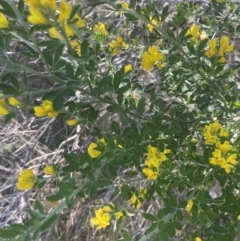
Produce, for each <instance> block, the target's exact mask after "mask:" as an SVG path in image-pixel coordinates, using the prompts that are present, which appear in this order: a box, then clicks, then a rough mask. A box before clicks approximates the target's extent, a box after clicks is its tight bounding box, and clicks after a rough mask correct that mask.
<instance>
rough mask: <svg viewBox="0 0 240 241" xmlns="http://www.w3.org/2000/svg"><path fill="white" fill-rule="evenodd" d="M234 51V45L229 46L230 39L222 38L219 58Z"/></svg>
mask: <svg viewBox="0 0 240 241" xmlns="http://www.w3.org/2000/svg"><path fill="white" fill-rule="evenodd" d="M231 51H233V45H229V38H228V37H227V36H222V37H221V39H220V48H219V53H218V54H219V56H223V54H224V53H229V52H231Z"/></svg>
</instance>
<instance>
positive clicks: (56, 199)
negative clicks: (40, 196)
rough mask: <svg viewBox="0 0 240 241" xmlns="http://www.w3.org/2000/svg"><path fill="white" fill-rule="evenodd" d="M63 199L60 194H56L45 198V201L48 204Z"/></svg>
mask: <svg viewBox="0 0 240 241" xmlns="http://www.w3.org/2000/svg"><path fill="white" fill-rule="evenodd" d="M63 197H64V196H63V194H62V193H61V192H58V193H56V194H54V195H50V196H47V197H46V200H47V201H48V202H57V201H59V200H61V199H63Z"/></svg>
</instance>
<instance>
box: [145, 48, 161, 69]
mask: <svg viewBox="0 0 240 241" xmlns="http://www.w3.org/2000/svg"><path fill="white" fill-rule="evenodd" d="M163 61H164V55H163V54H162V53H161V52H159V51H158V48H157V46H152V47H149V48H148V51H144V52H143V55H142V68H143V69H144V70H145V71H151V70H152V69H153V66H154V65H157V67H158V68H163V67H164V64H163Z"/></svg>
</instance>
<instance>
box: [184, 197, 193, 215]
mask: <svg viewBox="0 0 240 241" xmlns="http://www.w3.org/2000/svg"><path fill="white" fill-rule="evenodd" d="M192 207H193V201H192V200H191V199H190V200H188V202H187V206H186V208H185V210H186V211H187V212H190V211H191V210H192Z"/></svg>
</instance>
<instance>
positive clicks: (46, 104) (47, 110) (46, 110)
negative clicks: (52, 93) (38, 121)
mask: <svg viewBox="0 0 240 241" xmlns="http://www.w3.org/2000/svg"><path fill="white" fill-rule="evenodd" d="M33 109H34V112H35V116H37V117H43V116H46V115H48V117H49V118H53V117H56V116H57V115H58V113H57V112H56V111H55V110H54V109H53V105H52V102H51V101H49V100H44V101H43V104H42V106H35V107H34V108H33Z"/></svg>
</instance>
